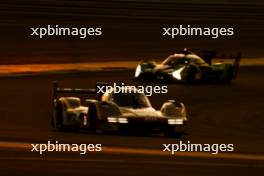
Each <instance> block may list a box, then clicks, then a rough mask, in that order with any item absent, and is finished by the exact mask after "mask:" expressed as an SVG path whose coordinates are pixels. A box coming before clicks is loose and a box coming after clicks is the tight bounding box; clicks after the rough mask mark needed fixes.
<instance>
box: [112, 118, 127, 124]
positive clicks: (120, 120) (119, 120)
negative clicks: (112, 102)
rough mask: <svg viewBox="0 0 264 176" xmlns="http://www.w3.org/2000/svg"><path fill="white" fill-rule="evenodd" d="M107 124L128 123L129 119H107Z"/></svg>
mask: <svg viewBox="0 0 264 176" xmlns="http://www.w3.org/2000/svg"><path fill="white" fill-rule="evenodd" d="M107 122H109V123H128V120H127V118H124V117H121V118H116V117H107Z"/></svg>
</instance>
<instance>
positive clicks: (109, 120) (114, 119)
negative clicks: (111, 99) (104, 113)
mask: <svg viewBox="0 0 264 176" xmlns="http://www.w3.org/2000/svg"><path fill="white" fill-rule="evenodd" d="M107 122H109V123H117V118H116V117H107Z"/></svg>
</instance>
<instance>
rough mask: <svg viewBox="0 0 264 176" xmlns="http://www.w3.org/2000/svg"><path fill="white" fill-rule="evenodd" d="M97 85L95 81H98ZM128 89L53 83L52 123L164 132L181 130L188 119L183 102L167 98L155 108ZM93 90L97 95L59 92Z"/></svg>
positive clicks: (64, 127) (62, 126)
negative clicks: (82, 98) (60, 86)
mask: <svg viewBox="0 0 264 176" xmlns="http://www.w3.org/2000/svg"><path fill="white" fill-rule="evenodd" d="M97 87H98V84H97ZM128 89H129V91H127V92H128V93H124V91H122V92H121V93H117V92H116V91H115V89H111V90H108V91H106V92H104V93H97V92H98V91H97V89H76V88H74V89H73V88H58V87H57V83H56V82H55V83H54V88H53V102H54V111H53V116H52V119H51V124H52V126H53V127H54V128H57V129H59V130H68V129H80V128H83V129H89V130H91V131H93V132H103V131H131V132H133V131H140V132H141V131H142V132H144V131H153V132H155V131H162V132H164V133H165V134H166V135H174V134H183V132H184V129H185V125H186V123H187V115H186V108H185V105H184V104H183V103H182V102H179V101H176V100H168V101H167V102H165V103H163V105H162V107H161V109H160V110H159V111H158V110H155V109H154V108H153V107H152V106H151V103H150V101H149V99H148V98H147V97H146V95H145V94H144V93H141V92H138V90H137V89H136V88H135V87H131V86H125V87H124V90H128ZM62 93H63V94H67V93H68V94H96V95H97V96H98V99H85V101H84V104H85V106H83V105H82V103H81V99H80V98H78V97H72V96H59V94H62Z"/></svg>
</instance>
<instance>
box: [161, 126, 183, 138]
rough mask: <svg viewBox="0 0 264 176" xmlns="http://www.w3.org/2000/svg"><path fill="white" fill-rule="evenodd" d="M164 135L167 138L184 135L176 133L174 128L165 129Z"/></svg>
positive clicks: (180, 132) (179, 132) (181, 132)
mask: <svg viewBox="0 0 264 176" xmlns="http://www.w3.org/2000/svg"><path fill="white" fill-rule="evenodd" d="M164 134H165V135H166V136H168V137H181V136H182V135H183V134H184V132H183V131H178V132H176V130H175V126H169V127H167V128H166V129H165V131H164Z"/></svg>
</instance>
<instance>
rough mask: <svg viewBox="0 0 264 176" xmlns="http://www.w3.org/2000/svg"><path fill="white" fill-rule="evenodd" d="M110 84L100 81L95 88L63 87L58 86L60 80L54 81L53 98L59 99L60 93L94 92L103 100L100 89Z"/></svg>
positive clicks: (87, 93)
mask: <svg viewBox="0 0 264 176" xmlns="http://www.w3.org/2000/svg"><path fill="white" fill-rule="evenodd" d="M106 85H108V84H107V83H101V82H98V83H96V88H94V89H85V88H66V87H64V88H62V87H59V86H58V81H54V82H53V89H52V98H53V100H57V99H58V97H59V94H85V95H89V94H94V95H97V99H98V101H100V100H101V97H102V95H103V93H101V91H98V89H99V87H101V86H106Z"/></svg>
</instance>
